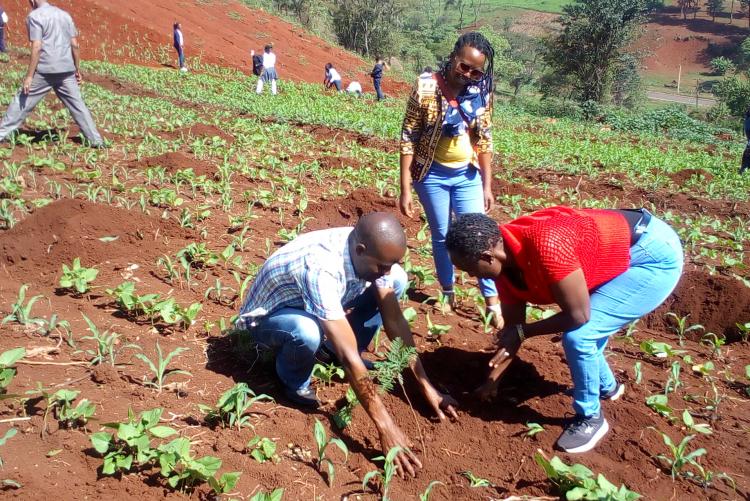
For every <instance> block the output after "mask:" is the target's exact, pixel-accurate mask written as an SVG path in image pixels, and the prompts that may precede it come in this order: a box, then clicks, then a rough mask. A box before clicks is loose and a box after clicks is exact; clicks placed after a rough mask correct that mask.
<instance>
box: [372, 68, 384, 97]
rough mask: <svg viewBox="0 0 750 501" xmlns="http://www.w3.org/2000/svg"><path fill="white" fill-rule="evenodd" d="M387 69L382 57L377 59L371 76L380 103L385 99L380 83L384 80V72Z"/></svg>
mask: <svg viewBox="0 0 750 501" xmlns="http://www.w3.org/2000/svg"><path fill="white" fill-rule="evenodd" d="M384 69H385V61H383V58H382V57H378V58H376V59H375V66H373V68H372V71H371V72H370V76H371V77H372V86H373V87H375V95H376V96H377V97H378V101H382V100H383V99H385V96H384V95H383V89H382V88H381V87H380V83H381V81H382V80H383V70H384Z"/></svg>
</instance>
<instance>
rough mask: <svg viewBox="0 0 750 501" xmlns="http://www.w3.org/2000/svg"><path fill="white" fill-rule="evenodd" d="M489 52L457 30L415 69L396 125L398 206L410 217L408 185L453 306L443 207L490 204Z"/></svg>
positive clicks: (461, 209) (489, 288)
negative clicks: (427, 66) (443, 55)
mask: <svg viewBox="0 0 750 501" xmlns="http://www.w3.org/2000/svg"><path fill="white" fill-rule="evenodd" d="M493 58H494V51H493V49H492V46H491V45H490V43H489V42H488V41H487V39H486V38H485V37H484V36H482V35H481V34H480V33H476V32H471V33H466V34H464V35H461V37H460V38H459V39H458V41H457V42H456V44H455V46H454V47H453V52H451V54H450V57H449V58H448V61H446V62H445V64H444V65H443V67H442V69H441V70H440V72H439V73H435V74H433V75H432V76H431V77H430V78H423V75H420V78H419V80H418V81H417V84H416V86H415V87H414V90H413V91H412V93H411V97H410V98H409V104H408V106H407V109H406V116H405V117H404V123H403V127H402V132H401V198H400V202H399V207H400V209H401V212H402V213H403V214H404V215H406V216H408V217H412V216H413V215H414V205H413V202H412V195H411V188H412V186H414V189H415V190H416V192H417V195H418V196H419V201H420V202H421V203H422V206H423V207H424V210H425V214H426V216H427V222H428V223H429V225H430V232H431V234H432V252H433V256H434V260H435V267H436V268H437V276H438V281H439V282H440V285H441V286H442V288H443V294H444V295H446V296H447V298H448V304H450V306H453V298H454V292H453V282H454V274H453V263H451V259H450V256H449V255H448V251H447V250H446V249H445V234H446V232H447V231H448V222H449V221H450V218H451V213H455V214H466V213H469V212H483V211H489V210H490V209H492V205H493V200H494V197H493V195H492V188H491V184H492V170H491V169H492V168H491V163H492V133H491V131H490V127H491V126H492V92H493V80H492V71H493ZM479 287H480V289H481V291H482V295H483V296H484V298H485V302H486V304H487V306H488V311H490V312H492V313H493V315H494V317H493V324H494V325H495V327H500V325H499V321H500V305H499V304H498V298H497V289H496V288H495V283H494V282H493V281H492V280H488V279H483V280H480V281H479Z"/></svg>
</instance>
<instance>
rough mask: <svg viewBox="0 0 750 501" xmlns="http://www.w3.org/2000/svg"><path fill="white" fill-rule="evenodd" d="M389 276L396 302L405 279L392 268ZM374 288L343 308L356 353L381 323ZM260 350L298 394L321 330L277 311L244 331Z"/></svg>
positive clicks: (313, 320) (304, 317) (297, 314)
mask: <svg viewBox="0 0 750 501" xmlns="http://www.w3.org/2000/svg"><path fill="white" fill-rule="evenodd" d="M390 276H391V277H392V278H393V282H394V292H395V293H396V297H397V298H400V297H401V296H402V295H403V294H404V292H406V286H407V284H408V278H407V276H406V272H405V271H404V269H403V268H401V267H400V266H398V265H394V266H393V267H392V268H391V273H390ZM375 293H376V291H375V286H374V285H371V286H370V287H368V288H367V289H366V290H365V292H363V293H362V294H360V295H359V296H357V297H356V298H355V299H353V300H352V301H351V302H349V304H345V305H344V310H351V311H350V313H349V314H348V315H347V316H346V319H347V320H348V321H349V324H350V325H351V326H352V330H353V331H354V335H355V337H356V338H357V348H358V349H359V351H360V353H361V352H362V351H364V350H366V349H367V347H368V346H369V345H370V341H372V338H373V337H374V336H375V333H376V332H377V330H378V328H380V326H381V325H383V319H382V318H381V316H380V312H379V311H378V302H377V298H376V296H375ZM248 333H249V335H250V338H251V339H252V340H253V341H255V342H256V343H258V345H259V346H260V347H261V348H264V349H268V350H271V351H273V352H274V353H275V355H276V374H278V376H279V379H281V381H282V383H284V385H285V386H286V387H287V388H290V389H291V390H298V389H304V388H307V387H308V386H309V385H310V377H311V376H312V370H313V366H314V365H315V354H316V353H317V352H318V349H319V348H320V345H321V344H322V343H323V329H322V327H321V325H320V321H319V320H318V318H317V317H315V316H314V315H311V314H309V313H307V312H306V311H304V310H302V309H298V308H281V309H279V310H276V311H274V312H272V313H270V314H268V315H266V316H265V317H263V318H262V319H260V320H258V322H257V325H256V326H255V327H252V328H250V329H249V331H248Z"/></svg>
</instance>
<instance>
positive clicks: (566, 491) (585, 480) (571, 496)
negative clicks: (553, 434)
mask: <svg viewBox="0 0 750 501" xmlns="http://www.w3.org/2000/svg"><path fill="white" fill-rule="evenodd" d="M534 460H535V461H536V463H537V464H538V465H539V466H541V467H542V469H543V470H544V472H545V473H546V474H547V478H548V479H549V480H550V481H551V482H552V483H553V484H554V486H555V487H556V488H557V490H558V492H559V493H560V494H561V495H564V496H565V499H568V500H578V499H606V500H610V501H635V500H636V499H639V498H640V497H641V495H640V494H638V493H637V492H633V491H631V490H629V489H628V488H627V487H625V486H624V485H621V486H620V487H619V488H618V487H617V486H616V485H614V484H613V483H611V482H610V481H609V480H607V479H606V477H604V475H602V474H601V473H600V474H599V475H597V476H596V478H594V472H592V471H591V470H590V469H588V468H587V467H585V466H584V465H582V464H573V465H568V464H566V463H565V462H563V461H562V460H561V459H560V458H558V457H557V456H554V457H553V458H552V459H547V456H545V455H544V452H542V451H541V450H537V452H536V454H534Z"/></svg>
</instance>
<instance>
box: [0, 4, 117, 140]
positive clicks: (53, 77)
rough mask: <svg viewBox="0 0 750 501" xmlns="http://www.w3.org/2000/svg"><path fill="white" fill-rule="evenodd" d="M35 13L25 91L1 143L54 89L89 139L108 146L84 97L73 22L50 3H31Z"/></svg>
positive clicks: (2, 129) (0, 125)
mask: <svg viewBox="0 0 750 501" xmlns="http://www.w3.org/2000/svg"><path fill="white" fill-rule="evenodd" d="M29 3H30V4H31V7H32V9H33V10H32V11H31V13H30V14H29V16H28V17H27V18H26V25H27V27H28V30H29V41H30V42H31V60H30V62H29V69H28V71H27V72H26V77H25V78H24V79H23V88H22V89H21V90H20V91H19V92H18V94H16V96H15V97H14V98H13V101H11V103H10V106H9V107H8V111H7V112H6V113H5V116H4V117H3V120H2V122H0V141H3V140H5V138H7V137H8V135H9V134H10V133H11V132H13V131H14V130H16V129H18V127H20V126H21V124H22V123H23V121H24V120H25V119H26V117H27V116H28V114H29V113H31V111H32V110H33V109H34V107H36V105H37V104H39V101H41V100H42V99H44V96H46V95H47V94H48V93H49V91H51V90H54V91H55V94H57V97H58V98H60V100H61V101H62V102H63V104H64V105H65V107H66V108H68V111H69V112H70V114H71V115H72V116H73V120H75V122H76V124H78V127H80V129H81V132H82V133H83V135H84V136H85V137H86V140H87V141H88V142H89V143H90V144H91V145H92V146H94V147H101V146H103V145H104V141H103V140H102V137H101V136H100V135H99V131H98V130H96V126H95V125H94V120H93V118H92V117H91V112H90V111H89V109H88V108H87V107H86V104H85V103H84V102H83V98H82V97H81V90H80V87H79V84H80V83H81V81H82V77H81V71H80V67H79V65H80V56H79V53H78V52H79V46H78V31H77V30H76V27H75V25H74V24H73V19H71V17H70V15H69V14H68V13H67V12H65V11H64V10H62V9H59V8H57V7H54V6H52V5H50V4H48V3H47V0H29Z"/></svg>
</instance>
